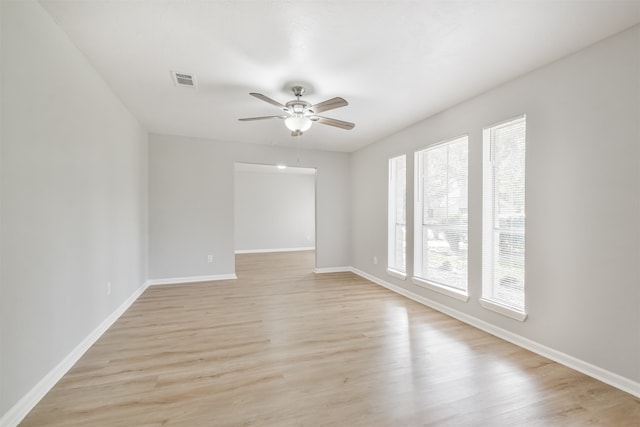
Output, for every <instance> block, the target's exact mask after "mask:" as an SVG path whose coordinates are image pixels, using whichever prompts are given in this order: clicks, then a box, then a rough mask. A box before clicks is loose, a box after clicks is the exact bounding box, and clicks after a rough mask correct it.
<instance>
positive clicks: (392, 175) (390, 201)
mask: <svg viewBox="0 0 640 427" xmlns="http://www.w3.org/2000/svg"><path fill="white" fill-rule="evenodd" d="M401 159H402V160H403V161H404V170H405V173H404V180H403V182H402V183H399V182H397V181H398V180H397V177H398V174H397V168H398V165H397V164H396V162H397V161H399V160H401ZM399 185H401V187H399ZM399 191H401V192H403V193H404V198H403V200H404V207H403V209H402V210H403V212H404V218H401V220H402V222H398V219H399V218H398V216H397V210H398V209H397V200H398V198H397V195H398V192H399ZM387 195H388V198H387V209H388V211H387V274H389V275H390V276H393V277H395V278H398V279H401V280H405V279H406V278H407V155H406V154H401V155H399V156H395V157H391V158H390V159H389V179H388V191H387ZM398 226H403V227H404V230H403V233H404V235H403V238H402V244H403V258H404V266H397V265H396V254H397V247H396V246H397V245H396V242H397V237H398V236H397V235H396V230H397V227H398Z"/></svg>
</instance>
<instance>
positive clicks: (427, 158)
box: [414, 136, 469, 293]
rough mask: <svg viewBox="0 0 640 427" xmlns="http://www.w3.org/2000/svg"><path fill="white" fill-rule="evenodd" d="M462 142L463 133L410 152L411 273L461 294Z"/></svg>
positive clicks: (464, 162) (463, 279)
mask: <svg viewBox="0 0 640 427" xmlns="http://www.w3.org/2000/svg"><path fill="white" fill-rule="evenodd" d="M468 146H469V143H468V137H467V136H463V137H460V138H456V139H454V140H451V141H447V142H443V143H440V144H437V145H435V146H433V147H430V148H427V149H425V150H422V151H418V152H416V154H415V156H416V170H417V174H416V203H415V216H414V218H415V239H414V244H415V252H414V254H415V263H414V264H415V265H414V270H415V271H414V276H415V277H416V278H417V279H423V280H424V281H426V282H428V283H427V284H429V285H431V284H435V285H437V286H443V287H449V288H454V289H457V290H459V291H462V292H463V293H466V292H467V259H468V254H467V241H468V240H467V236H468V226H467V224H468V214H467V201H468V197H467V196H468V191H467V189H468V151H469V148H468ZM417 283H419V282H417ZM436 290H437V289H436Z"/></svg>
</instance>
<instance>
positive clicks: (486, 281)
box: [479, 114, 527, 322]
mask: <svg viewBox="0 0 640 427" xmlns="http://www.w3.org/2000/svg"><path fill="white" fill-rule="evenodd" d="M518 122H522V123H523V128H524V147H525V148H524V160H523V163H524V164H523V165H522V166H523V172H522V173H523V188H522V189H521V191H522V198H523V207H524V212H523V214H522V222H523V226H522V233H519V232H516V234H518V235H520V234H521V236H522V238H521V240H522V246H523V249H522V251H523V254H522V258H523V261H522V264H523V266H522V269H523V273H522V274H523V280H522V301H523V302H522V307H519V306H515V305H513V304H509V303H508V302H507V301H505V300H504V299H500V298H496V297H495V292H494V290H495V286H496V278H495V262H496V257H498V256H499V254H498V253H497V252H498V251H496V249H495V248H496V245H495V235H496V233H501V232H504V230H505V228H502V227H500V226H498V227H496V225H495V224H496V221H495V219H496V215H497V214H498V213H497V212H496V209H495V206H496V191H497V189H496V185H495V171H496V167H495V165H494V162H493V150H494V148H493V146H494V144H493V131H494V130H496V129H500V128H505V127H507V126H509V125H512V124H516V123H518ZM526 147H527V120H526V114H522V115H519V116H516V117H512V118H510V119H507V120H503V121H500V122H497V123H494V124H492V125H489V126H485V127H484V128H483V130H482V150H483V158H482V173H483V177H482V197H483V207H482V296H481V298H480V301H479V302H480V305H481V306H482V307H484V308H485V309H488V310H491V311H494V312H496V313H500V314H502V315H504V316H507V317H510V318H512V319H515V320H518V321H521V322H524V321H525V320H526V319H527V312H526V280H524V278H525V277H526V252H525V249H524V247H525V242H526V220H525V218H526ZM506 230H508V231H509V232H510V233H511V234H513V233H514V231H513V230H512V229H506Z"/></svg>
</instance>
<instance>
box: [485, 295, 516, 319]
mask: <svg viewBox="0 0 640 427" xmlns="http://www.w3.org/2000/svg"><path fill="white" fill-rule="evenodd" d="M480 305H481V306H482V307H484V308H486V309H487V310H491V311H495V312H496V313H499V314H502V315H503V316H507V317H510V318H512V319H515V320H518V321H520V322H524V321H525V320H527V313H525V312H524V311H520V310H516V309H514V308H512V307H509V306H507V305H504V304H500V303H498V302H495V301H491V300H488V299H485V298H480Z"/></svg>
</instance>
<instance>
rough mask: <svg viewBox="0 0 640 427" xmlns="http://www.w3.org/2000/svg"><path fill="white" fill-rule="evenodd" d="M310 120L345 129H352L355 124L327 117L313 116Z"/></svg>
mask: <svg viewBox="0 0 640 427" xmlns="http://www.w3.org/2000/svg"><path fill="white" fill-rule="evenodd" d="M316 118H317V119H316ZM311 120H313V121H314V122H318V123H322V124H323V125H329V126H335V127H337V128H340V129H346V130H350V129H353V128H354V127H355V126H356V125H355V124H354V123H351V122H344V121H342V120H338V119H330V118H328V117H320V116H315V117H314V118H313V119H311Z"/></svg>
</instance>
